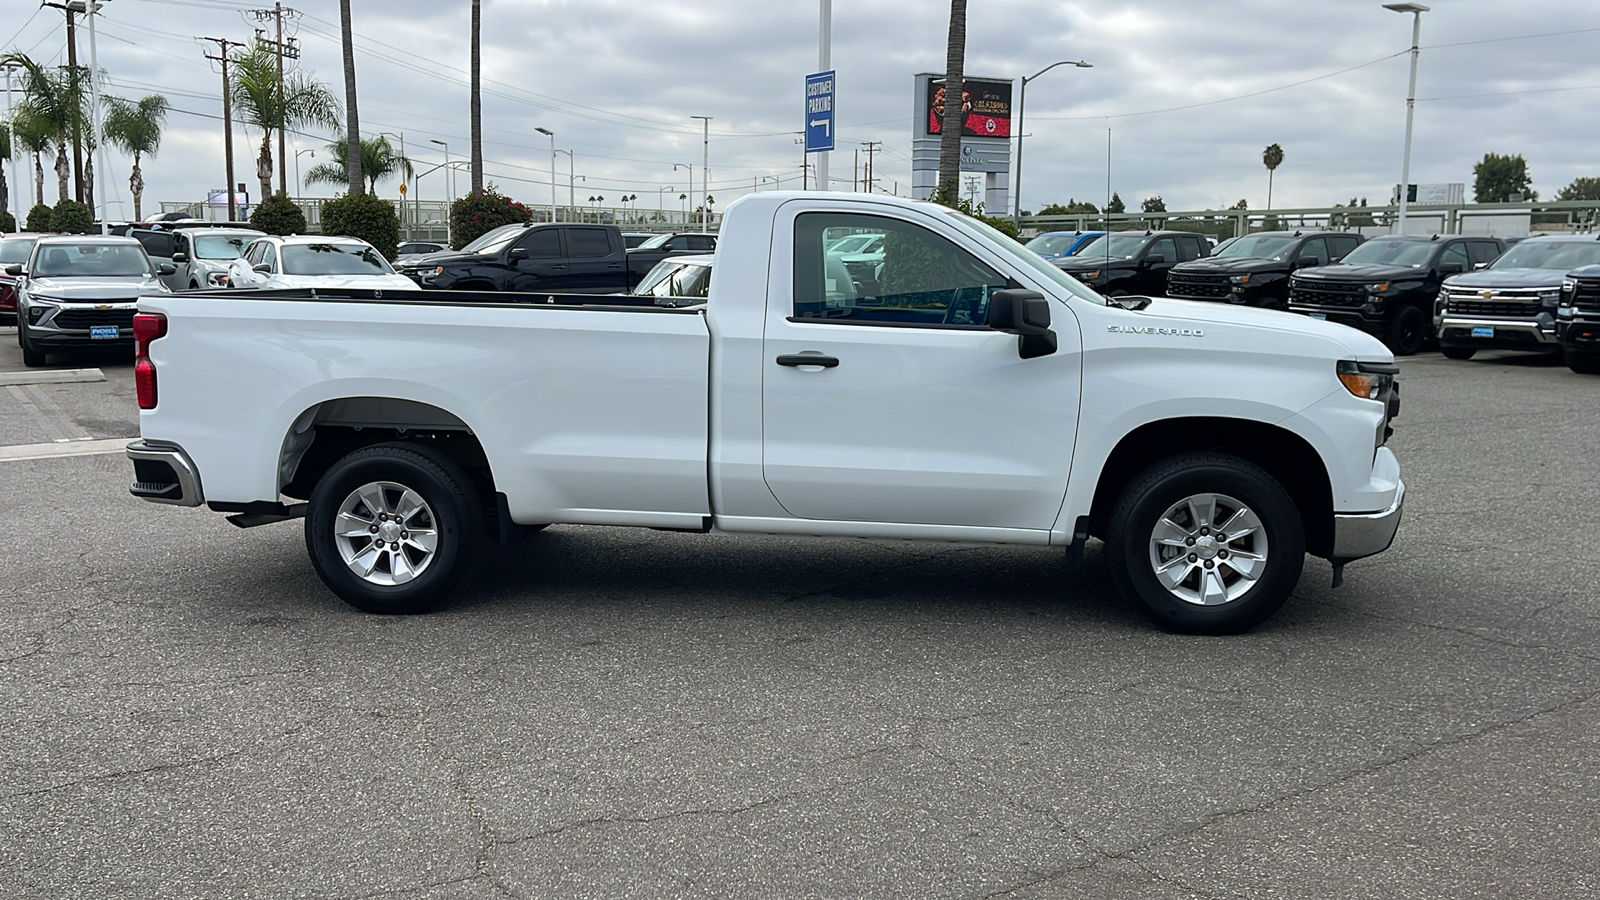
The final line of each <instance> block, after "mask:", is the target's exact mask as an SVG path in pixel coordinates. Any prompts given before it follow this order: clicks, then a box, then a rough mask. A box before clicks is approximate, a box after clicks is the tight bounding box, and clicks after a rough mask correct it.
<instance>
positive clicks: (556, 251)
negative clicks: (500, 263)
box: [506, 228, 567, 291]
mask: <svg viewBox="0 0 1600 900" xmlns="http://www.w3.org/2000/svg"><path fill="white" fill-rule="evenodd" d="M506 262H507V263H509V264H510V268H511V270H512V271H511V278H510V281H511V283H510V284H509V285H506V289H508V290H513V291H565V290H566V289H567V259H566V257H565V256H563V255H562V251H561V229H559V228H529V229H528V233H527V234H524V235H523V236H522V237H520V238H518V239H517V242H516V243H515V244H513V245H512V246H511V248H510V249H509V250H507V251H506Z"/></svg>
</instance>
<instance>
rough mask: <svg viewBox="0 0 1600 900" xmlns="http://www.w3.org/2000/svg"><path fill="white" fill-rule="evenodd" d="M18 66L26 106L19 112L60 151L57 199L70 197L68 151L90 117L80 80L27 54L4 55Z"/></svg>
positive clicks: (4, 59) (2, 59) (0, 61)
mask: <svg viewBox="0 0 1600 900" xmlns="http://www.w3.org/2000/svg"><path fill="white" fill-rule="evenodd" d="M5 63H15V64H17V65H18V66H21V67H22V103H21V104H19V106H18V107H17V111H16V113H15V115H16V117H17V118H19V119H26V120H27V121H28V128H29V130H30V131H31V133H33V134H34V135H43V136H45V137H46V138H47V140H48V141H49V143H50V144H51V145H52V146H54V147H55V148H56V167H55V168H56V185H57V191H58V196H57V200H65V199H66V198H67V176H68V175H69V174H70V172H71V167H70V166H69V165H68V164H67V148H68V147H69V146H71V144H72V135H73V130H74V129H75V128H76V129H78V130H80V131H81V130H82V126H83V124H84V120H85V119H86V118H87V116H86V115H85V110H84V96H83V91H82V89H81V88H80V87H78V85H79V82H80V81H81V79H80V78H74V77H72V75H71V73H68V72H66V71H65V70H63V69H53V70H52V69H46V68H44V67H42V66H40V65H39V64H38V63H36V62H34V61H33V60H31V59H29V58H28V57H27V55H26V54H23V53H7V54H5V55H4V56H0V64H5Z"/></svg>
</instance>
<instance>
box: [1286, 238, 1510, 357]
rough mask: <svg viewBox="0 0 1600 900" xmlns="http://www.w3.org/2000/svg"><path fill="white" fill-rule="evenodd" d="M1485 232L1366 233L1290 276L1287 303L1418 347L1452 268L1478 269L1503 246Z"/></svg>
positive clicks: (1392, 343)
mask: <svg viewBox="0 0 1600 900" xmlns="http://www.w3.org/2000/svg"><path fill="white" fill-rule="evenodd" d="M1505 249H1506V246H1505V242H1504V241H1502V240H1500V239H1499V238H1492V237H1462V236H1461V235H1438V234H1436V235H1433V236H1432V237H1429V236H1427V235H1416V234H1396V235H1390V236H1388V237H1379V238H1372V239H1371V240H1369V241H1367V242H1366V243H1364V244H1362V245H1361V246H1359V247H1357V248H1356V249H1354V250H1352V251H1350V254H1349V255H1348V256H1346V257H1345V258H1344V261H1343V262H1340V263H1336V264H1334V265H1331V266H1314V267H1312V268H1309V269H1301V270H1300V271H1298V272H1296V273H1294V274H1293V275H1292V276H1290V277H1289V309H1290V310H1291V311H1293V312H1297V313H1305V314H1306V315H1308V316H1310V317H1311V318H1313V319H1326V320H1328V321H1330V322H1338V323H1340V324H1341V325H1349V326H1351V327H1352V328H1359V329H1361V330H1362V331H1365V332H1367V333H1368V334H1371V335H1374V336H1376V337H1378V338H1379V339H1380V340H1382V341H1383V342H1384V343H1385V344H1387V345H1388V346H1389V349H1390V350H1393V351H1394V352H1395V354H1396V355H1398V356H1410V355H1411V354H1413V353H1416V352H1417V351H1419V350H1421V349H1422V348H1423V346H1424V345H1425V344H1426V343H1427V341H1428V338H1429V337H1431V336H1432V333H1433V327H1432V326H1433V321H1432V320H1433V305H1434V300H1435V299H1436V298H1437V297H1438V296H1439V286H1440V285H1441V284H1442V283H1443V282H1444V280H1445V279H1446V278H1447V277H1449V276H1451V275H1460V274H1461V273H1463V272H1471V271H1473V270H1474V269H1480V268H1482V267H1484V266H1487V265H1488V264H1489V263H1491V262H1493V261H1494V258H1495V257H1497V256H1499V255H1500V254H1501V253H1503V252H1505Z"/></svg>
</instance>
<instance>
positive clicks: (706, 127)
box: [689, 116, 711, 231]
mask: <svg viewBox="0 0 1600 900" xmlns="http://www.w3.org/2000/svg"><path fill="white" fill-rule="evenodd" d="M689 118H691V119H699V120H700V124H701V129H702V137H701V139H700V230H701V231H710V230H711V226H710V224H709V222H710V219H711V210H710V208H709V206H710V205H709V204H708V203H706V196H707V194H706V191H707V190H709V189H710V187H711V117H710V116H690V117H689Z"/></svg>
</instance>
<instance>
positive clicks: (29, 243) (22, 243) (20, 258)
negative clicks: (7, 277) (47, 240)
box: [0, 238, 39, 265]
mask: <svg viewBox="0 0 1600 900" xmlns="http://www.w3.org/2000/svg"><path fill="white" fill-rule="evenodd" d="M38 241H39V239H38V238H12V239H11V240H9V241H0V265H11V264H12V263H20V262H27V261H28V254H29V253H32V252H33V245H34V244H36V243H38Z"/></svg>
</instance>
